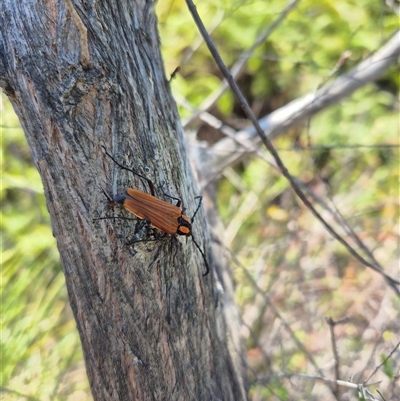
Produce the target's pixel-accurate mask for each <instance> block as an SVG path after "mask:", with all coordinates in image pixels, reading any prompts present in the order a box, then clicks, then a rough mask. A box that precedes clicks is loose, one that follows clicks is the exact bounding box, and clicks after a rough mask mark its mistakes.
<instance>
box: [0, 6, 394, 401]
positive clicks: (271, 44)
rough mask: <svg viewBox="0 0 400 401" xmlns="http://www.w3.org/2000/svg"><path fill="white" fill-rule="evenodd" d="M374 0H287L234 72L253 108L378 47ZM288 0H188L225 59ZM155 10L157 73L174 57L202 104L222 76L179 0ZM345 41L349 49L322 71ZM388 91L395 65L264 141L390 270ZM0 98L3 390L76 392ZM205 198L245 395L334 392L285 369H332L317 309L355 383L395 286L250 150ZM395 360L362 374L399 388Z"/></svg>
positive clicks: (380, 37)
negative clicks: (225, 275) (231, 301)
mask: <svg viewBox="0 0 400 401" xmlns="http://www.w3.org/2000/svg"><path fill="white" fill-rule="evenodd" d="M388 4H392V3H390V2H386V3H385V2H382V1H372V0H361V1H358V2H356V1H351V0H336V1H334V2H333V1H320V2H314V1H300V2H298V4H297V5H296V6H295V7H294V9H293V10H292V11H291V12H290V13H289V14H288V16H287V17H286V18H285V19H284V21H283V22H282V23H281V24H280V25H279V27H277V29H276V30H275V31H274V32H273V33H272V34H271V35H270V36H269V37H268V39H267V40H266V41H265V43H263V44H262V45H261V46H260V47H259V48H258V49H257V50H256V51H255V52H254V53H253V54H252V55H251V57H249V58H248V60H247V63H246V68H245V71H244V73H243V74H242V75H241V76H240V79H239V81H238V82H239V84H240V87H241V89H242V90H243V91H244V93H245V94H246V96H247V98H248V99H249V102H250V104H251V106H252V108H253V110H254V111H255V112H256V113H257V115H258V116H259V117H262V116H265V115H266V114H268V113H270V112H271V111H273V110H276V109H277V108H279V107H280V106H282V105H285V104H287V103H288V102H290V101H291V100H293V99H296V98H297V97H299V96H302V95H304V94H306V93H308V92H312V91H315V90H316V89H318V87H320V86H321V85H323V84H324V83H326V82H327V81H328V80H329V79H331V76H332V75H333V74H335V73H336V74H339V75H340V74H341V73H342V72H345V71H346V70H348V69H351V68H352V67H354V66H355V65H356V64H357V63H359V62H360V61H361V60H362V59H363V58H365V57H366V56H367V55H368V54H369V53H371V52H372V51H374V50H376V49H379V47H380V46H381V45H382V43H383V42H384V40H385V39H387V38H388V37H390V35H391V34H392V33H393V32H394V31H395V30H396V29H398V25H399V20H398V16H397V15H396V14H395V12H394V11H393V10H392V9H391V8H390V7H389V6H388ZM393 4H394V6H395V5H396V3H393ZM286 5H287V3H286V2H285V1H282V0H276V1H273V2H265V1H251V2H244V1H243V0H239V1H234V0H231V1H225V0H224V1H222V0H214V1H208V0H203V1H202V2H201V4H200V2H199V4H197V6H198V10H199V13H200V15H201V16H202V17H203V19H204V21H205V23H206V26H207V28H208V29H209V32H212V37H213V39H214V41H215V43H216V45H217V46H218V49H219V51H220V52H221V55H222V57H223V58H224V60H225V62H226V63H227V64H228V66H231V65H233V64H234V63H235V62H236V61H237V60H238V59H239V57H240V56H241V55H242V53H243V52H244V51H245V50H246V49H248V48H250V47H251V46H252V44H253V43H254V40H255V38H256V37H257V35H258V33H259V32H260V30H262V29H265V27H266V26H268V25H271V24H272V23H273V22H274V21H275V20H276V19H277V18H278V17H279V13H280V12H281V11H282V10H283V9H284V8H285V7H286ZM156 11H157V13H158V17H159V29H160V37H161V40H162V46H163V47H162V51H163V56H164V60H165V69H166V74H167V75H168V76H169V74H171V73H172V72H173V71H174V69H175V68H176V67H177V66H178V65H179V66H180V67H181V70H180V72H179V73H178V74H177V76H176V78H175V79H174V80H173V81H172V83H171V86H172V88H173V92H174V95H175V96H176V98H177V99H186V101H188V102H189V103H190V104H191V105H192V106H193V107H194V108H197V107H200V105H201V104H202V102H203V101H204V99H205V98H207V96H208V95H210V94H211V93H212V92H213V91H214V90H215V89H216V88H217V87H218V85H219V83H220V76H221V74H220V73H219V72H218V70H217V68H216V66H215V64H214V62H213V61H212V59H211V57H210V55H209V53H208V50H207V49H206V47H205V45H204V43H203V42H202V40H201V38H200V36H199V34H198V31H197V29H196V27H195V26H194V23H193V22H192V19H191V17H190V15H189V12H188V11H187V9H186V5H185V3H184V1H182V0H171V1H170V0H167V1H164V0H162V1H160V2H159V3H158V4H157V9H156ZM346 51H349V52H350V53H347V55H348V58H347V62H346V63H345V64H344V66H343V67H342V69H341V70H340V71H339V72H336V71H335V66H336V64H337V62H338V60H339V59H340V57H341V55H343V54H344V52H346ZM397 67H398V66H397ZM398 88H399V73H398V69H396V68H395V67H393V68H391V69H390V70H389V71H387V72H386V73H385V74H384V76H382V77H381V78H380V79H379V80H378V81H377V82H375V83H374V84H369V85H366V86H365V87H363V88H362V89H360V90H358V91H357V92H356V93H354V94H353V95H352V96H351V97H350V98H348V99H345V100H344V101H342V102H340V104H337V105H335V106H333V107H330V108H329V109H327V110H325V111H323V112H321V113H320V114H318V115H317V116H315V117H313V118H312V119H311V120H310V121H308V123H307V124H304V125H303V126H299V127H296V128H295V129H291V130H290V131H289V132H286V133H284V134H283V135H281V136H280V137H279V138H278V139H277V140H276V141H274V143H275V145H276V147H277V148H278V149H280V154H281V156H282V158H283V160H284V162H285V163H286V165H287V167H288V168H289V170H290V171H291V172H292V174H294V175H296V176H298V177H299V178H301V179H302V180H303V181H304V182H306V183H307V184H308V185H309V186H310V188H312V189H313V190H314V191H315V192H316V193H317V194H318V195H319V196H321V197H322V198H324V199H325V200H326V201H328V200H329V201H331V202H334V205H335V206H336V207H337V208H338V210H339V211H340V213H341V214H342V215H343V216H345V218H346V219H347V220H348V222H349V224H350V225H351V227H352V228H353V229H354V230H356V232H357V234H358V235H359V236H360V238H361V239H362V240H363V241H364V242H365V243H366V244H367V246H368V247H369V248H370V249H371V250H372V251H373V252H374V255H375V257H376V258H377V259H378V260H379V262H380V263H381V264H382V265H383V266H384V267H385V269H386V270H387V271H388V273H391V274H392V276H397V278H398V276H399V270H398V268H399V266H398V265H399V238H400V236H399V147H398V146H399V104H398V98H397V96H398ZM180 104H183V103H182V102H180ZM0 107H1V109H0V111H1V114H0V116H1V121H0V125H1V130H2V135H1V139H2V141H1V168H2V177H1V178H2V180H1V201H2V215H1V216H2V218H1V230H2V270H1V294H2V299H1V307H2V322H1V325H2V327H1V330H2V336H1V352H2V355H1V375H2V376H1V386H2V389H1V399H2V400H26V399H29V400H41V401H44V400H90V399H91V395H90V389H89V385H88V382H87V378H86V373H85V368H84V363H83V359H82V351H81V347H80V342H79V336H78V332H77V330H76V326H75V322H74V319H73V316H72V313H71V310H70V307H69V304H68V295H67V291H66V287H65V284H64V277H63V274H62V271H61V265H60V260H59V255H58V252H57V248H56V243H55V240H54V238H53V236H52V230H51V223H50V219H49V215H48V212H47V209H46V204H45V199H44V195H43V187H42V184H41V181H40V178H39V175H38V173H37V171H36V168H35V167H34V166H33V164H32V160H31V155H30V151H29V147H28V145H27V143H26V140H25V137H24V134H23V131H22V129H21V128H20V126H19V122H18V118H17V117H16V116H15V114H14V112H13V109H12V106H11V105H10V103H9V101H8V100H7V98H6V97H5V96H4V95H3V96H2V98H1V104H0ZM210 112H211V113H212V114H214V115H215V116H217V117H218V118H220V119H221V120H223V121H224V122H226V123H227V124H229V125H230V126H232V127H234V128H237V129H239V128H241V127H244V126H247V125H248V123H247V121H246V120H245V119H244V116H243V113H242V111H241V110H240V108H239V106H238V104H237V103H236V102H235V100H234V98H233V96H232V94H231V93H229V92H227V93H225V94H224V95H223V96H222V97H221V98H220V99H219V100H218V102H217V104H216V105H215V106H214V107H213V108H212V109H211V110H210ZM180 113H181V116H182V118H183V119H186V118H189V117H190V115H191V112H190V111H189V110H188V108H187V107H186V108H185V107H184V106H180ZM190 127H191V129H196V130H199V136H200V137H201V138H203V139H204V140H207V141H208V142H209V143H213V142H216V141H217V140H218V139H219V138H220V137H221V136H222V135H221V134H220V133H219V132H217V131H216V130H213V129H211V128H210V127H207V126H205V125H204V123H199V122H194V123H192V124H191V126H190ZM218 203H219V208H220V213H221V216H222V218H223V221H224V224H225V228H226V230H225V233H224V237H223V240H224V242H225V244H226V245H227V246H228V247H229V249H231V252H232V254H233V255H235V257H234V258H233V260H232V265H233V266H234V276H235V280H236V285H237V301H238V304H239V308H240V311H241V315H242V320H243V336H244V338H245V340H246V346H247V349H248V359H249V366H250V369H249V379H250V380H251V383H252V386H251V389H250V397H251V399H253V400H293V399H296V400H297V399H298V400H300V399H308V400H321V399H324V400H329V399H335V398H332V397H333V395H332V392H330V391H328V390H327V387H326V386H325V385H324V384H319V383H317V382H316V381H311V380H305V379H300V378H298V377H297V378H295V377H292V378H289V375H290V374H291V373H304V374H310V375H311V374H313V375H317V376H320V375H321V374H324V375H325V376H326V377H329V378H334V377H335V376H334V374H333V369H334V365H333V356H332V347H331V337H330V334H329V326H328V325H327V323H326V321H325V318H326V317H329V316H330V317H332V318H333V319H334V320H339V319H342V318H344V317H347V318H346V320H345V321H344V322H343V323H342V324H340V325H337V326H336V327H335V335H336V341H337V349H338V352H339V357H340V358H339V361H340V364H339V370H340V377H341V378H342V379H343V380H347V379H349V378H350V377H353V375H355V377H353V381H355V382H362V381H364V380H366V379H367V378H368V375H369V373H371V371H372V370H373V368H374V367H375V366H376V365H378V364H379V363H380V362H381V361H382V360H383V359H384V357H385V356H386V355H388V353H389V352H390V351H391V350H392V349H393V347H394V346H395V344H396V342H397V341H398V339H399V338H398V333H399V330H400V328H399V303H398V301H397V300H396V297H395V295H394V293H393V291H391V290H389V289H388V287H387V285H386V284H385V283H384V281H383V280H382V279H381V277H380V276H379V275H377V274H376V273H374V272H372V271H370V270H368V269H365V268H363V267H361V266H360V265H359V263H358V262H356V261H355V260H354V259H353V258H352V257H351V256H350V255H349V254H348V253H347V251H345V250H344V249H343V247H341V246H340V245H338V243H337V242H336V241H335V240H333V239H332V238H331V237H330V235H329V234H327V232H326V231H325V230H324V229H323V228H322V226H321V224H320V223H318V222H317V221H316V220H315V219H314V218H313V217H312V216H311V215H310V213H309V211H308V210H307V209H305V207H304V206H303V205H302V204H300V203H299V201H298V200H297V198H296V197H295V196H294V195H293V193H292V191H291V190H290V189H289V188H288V184H287V182H286V181H285V180H284V179H283V178H282V177H281V176H280V175H279V174H278V173H277V172H276V171H275V170H273V169H271V167H270V166H269V165H268V164H266V163H265V162H264V161H263V160H261V159H259V158H257V157H252V158H250V157H249V158H248V159H246V160H245V161H242V162H241V163H240V164H239V165H236V166H232V167H230V168H227V169H226V170H225V171H224V173H223V177H222V179H221V180H220V182H219V189H218ZM299 343H301V344H302V345H301V346H299ZM399 361H400V354H399V351H398V350H397V352H396V353H395V354H394V355H393V357H392V358H390V359H388V360H386V361H385V363H384V364H383V366H382V368H381V369H379V371H378V373H377V374H376V375H375V376H374V380H372V381H373V382H379V383H378V384H377V385H376V386H375V387H376V388H377V389H379V390H380V391H381V392H382V393H383V394H384V395H386V400H389V399H392V400H399V399H400V396H399V388H398V382H397V381H396V380H398V377H399V371H400V362H399ZM285 375H286V376H287V377H286V378H285V377H284V376H285ZM396 386H397V387H396ZM396 388H397V392H396ZM371 391H372V389H371ZM349 394H350V393H349ZM349 394H342V395H341V396H342V397H343V398H341V399H356V398H351V397H352V396H353V397H356V395H355V393H354V391H353V393H351V394H352V395H349ZM346 397H347V398H346ZM396 397H397V398H396Z"/></svg>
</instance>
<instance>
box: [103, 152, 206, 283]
mask: <svg viewBox="0 0 400 401" xmlns="http://www.w3.org/2000/svg"><path fill="white" fill-rule="evenodd" d="M103 149H104V151H105V153H106V155H107V156H108V157H109V158H110V159H111V160H112V161H113V162H114V163H115V164H116V165H117V166H118V167H119V168H121V169H122V170H127V171H130V172H131V173H132V174H134V175H136V176H138V177H140V178H142V179H144V180H146V181H147V182H148V184H149V188H150V192H151V193H150V194H148V193H146V192H143V191H140V190H139V189H134V188H128V189H127V190H126V192H125V193H124V194H123V195H121V194H117V195H115V196H114V202H116V203H118V204H121V205H123V206H124V207H125V209H127V210H128V211H129V212H131V213H133V214H134V215H135V216H136V217H138V218H139V219H142V220H147V221H148V222H149V223H150V225H152V226H153V227H155V228H157V229H158V230H160V231H163V232H164V233H166V234H170V235H175V234H177V235H184V236H186V237H192V241H193V243H194V244H195V246H196V248H197V249H198V250H199V252H200V254H201V256H202V257H203V260H204V264H205V266H206V271H205V273H204V274H203V276H206V275H207V274H208V273H209V271H210V268H209V265H208V262H207V258H206V255H205V253H204V252H203V250H202V249H201V247H200V246H199V244H198V243H197V242H196V240H195V238H194V237H193V232H192V223H193V221H194V218H195V217H196V214H197V212H198V211H199V209H200V206H201V201H202V197H201V196H196V198H195V199H199V203H198V205H197V208H196V210H195V212H194V213H193V216H192V218H191V219H189V217H187V216H186V215H185V214H184V209H183V210H182V208H181V205H182V201H181V200H180V199H179V198H175V197H173V196H170V195H167V194H165V195H166V196H168V197H169V198H171V199H173V200H176V201H177V203H176V205H173V204H171V203H168V202H166V201H163V200H162V199H159V198H157V197H156V196H155V191H154V184H153V182H152V181H151V180H150V179H149V178H147V177H145V176H143V175H141V174H139V173H138V172H136V171H135V170H133V169H130V168H129V167H126V166H124V165H122V164H120V163H119V162H118V161H117V160H115V158H114V157H113V156H111V155H110V154H109V153H108V152H107V150H106V148H105V147H103ZM110 218H111V219H115V218H118V217H100V218H97V219H95V220H104V219H110ZM124 220H127V219H126V218H124Z"/></svg>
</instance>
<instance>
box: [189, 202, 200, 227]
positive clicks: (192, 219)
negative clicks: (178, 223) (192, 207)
mask: <svg viewBox="0 0 400 401" xmlns="http://www.w3.org/2000/svg"><path fill="white" fill-rule="evenodd" d="M194 199H198V200H199V204H198V205H197V209H196V211H195V212H194V213H193V216H192V218H191V219H190V221H191V223H193V221H194V218H195V217H196V214H197V212H198V211H199V209H200V206H201V202H202V201H203V197H202V196H196V197H195V198H194Z"/></svg>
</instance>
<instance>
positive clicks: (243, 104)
mask: <svg viewBox="0 0 400 401" xmlns="http://www.w3.org/2000/svg"><path fill="white" fill-rule="evenodd" d="M186 4H187V5H188V8H189V10H190V12H191V14H192V16H193V19H194V21H195V23H196V25H197V27H198V28H199V30H200V33H201V34H202V36H203V38H204V41H205V42H206V43H207V46H208V49H209V50H210V53H211V55H212V56H213V58H214V60H215V62H216V63H217V65H218V67H219V69H220V70H221V72H222V74H223V75H224V77H225V79H226V80H227V81H228V83H229V86H230V87H231V89H232V91H233V93H234V94H235V96H236V98H237V99H238V101H239V103H240V106H241V107H242V109H243V111H244V112H245V114H246V115H247V117H248V118H249V120H250V121H251V122H252V123H253V125H254V127H255V129H256V131H257V134H258V135H259V136H260V138H261V140H262V142H263V143H264V145H265V147H266V148H267V149H268V150H269V152H270V153H271V155H272V157H273V158H274V159H275V162H276V164H277V166H278V168H279V170H280V171H281V173H282V175H283V176H284V177H285V178H286V179H287V180H288V181H289V182H290V185H291V187H292V188H293V190H294V192H295V193H296V194H297V196H298V197H299V198H300V199H301V200H302V202H303V203H304V205H305V206H306V207H307V208H308V209H309V210H310V211H311V213H312V214H313V215H314V216H315V217H316V218H317V219H318V220H319V221H320V222H321V223H322V224H323V226H324V227H325V228H326V230H327V231H328V232H329V233H330V234H331V235H332V236H333V237H334V238H335V239H336V240H337V241H338V242H340V243H341V244H342V245H343V246H344V247H345V248H346V249H347V251H348V252H349V253H350V254H351V255H353V257H354V258H356V259H357V260H358V261H359V262H360V263H362V264H364V265H365V266H368V267H370V268H371V269H373V270H375V271H377V272H379V273H380V274H381V275H382V276H384V277H385V279H386V282H387V283H388V285H389V286H390V287H391V288H392V289H393V290H394V291H395V292H396V294H397V295H398V296H399V297H400V290H399V288H397V285H400V282H399V281H397V280H395V279H393V278H392V277H390V276H389V275H388V274H387V273H386V272H385V271H384V270H383V269H382V267H381V266H379V265H378V264H376V263H373V262H369V261H368V260H366V259H365V258H363V257H362V256H361V255H360V254H359V253H358V252H357V251H356V250H355V249H354V248H353V247H352V246H351V245H349V244H348V243H347V241H346V240H345V239H344V238H342V237H341V236H340V235H339V234H338V233H337V232H336V231H335V230H334V229H333V227H332V226H331V225H330V224H329V223H328V222H326V221H325V219H324V218H323V217H322V215H321V214H320V213H319V212H318V211H317V210H316V209H315V207H314V205H313V204H312V203H311V202H310V201H309V200H308V198H307V196H306V195H305V194H304V192H303V191H302V189H301V188H300V186H299V185H298V184H297V182H296V180H295V179H294V178H293V177H292V176H291V174H290V173H289V171H288V170H287V168H286V166H285V164H284V163H283V161H282V159H281V158H280V156H279V155H278V153H277V152H276V150H275V148H274V146H273V145H272V142H271V140H270V139H269V138H268V137H267V136H266V135H265V133H264V131H263V130H262V128H261V126H260V124H259V122H258V120H257V118H256V117H255V115H254V114H253V112H252V110H251V108H250V106H249V104H248V102H247V100H246V98H245V97H244V96H243V94H242V92H241V91H240V89H239V87H238V85H237V84H236V82H235V80H234V79H233V78H232V75H231V74H230V72H229V70H228V68H227V67H226V65H225V63H224V62H223V60H222V58H221V56H220V54H219V52H218V50H217V49H216V47H215V45H214V43H213V42H212V40H211V38H210V36H209V35H208V33H207V30H206V28H205V26H204V24H203V21H202V20H201V18H200V16H199V14H198V13H197V10H196V7H195V5H194V4H193V2H192V0H186Z"/></svg>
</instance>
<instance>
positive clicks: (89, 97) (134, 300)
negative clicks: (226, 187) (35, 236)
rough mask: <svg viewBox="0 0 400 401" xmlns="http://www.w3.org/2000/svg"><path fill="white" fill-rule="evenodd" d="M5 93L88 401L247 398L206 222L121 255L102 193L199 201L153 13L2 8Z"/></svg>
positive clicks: (34, 5)
mask: <svg viewBox="0 0 400 401" xmlns="http://www.w3.org/2000/svg"><path fill="white" fill-rule="evenodd" d="M0 18H1V27H0V30H1V36H0V85H1V87H2V88H3V90H4V91H5V93H6V94H7V95H8V96H9V98H10V100H11V101H12V103H13V106H14V108H15V111H16V112H17V114H18V116H19V118H20V121H21V124H22V126H23V128H24V131H25V133H26V136H27V139H28V142H29V144H30V147H31V149H32V153H33V158H34V161H35V163H36V165H37V167H38V169H39V173H40V175H41V177H42V181H43V185H44V189H45V194H46V199H47V205H48V209H49V212H50V215H51V219H52V225H53V232H54V235H55V237H56V239H57V244H58V249H59V252H60V255H61V260H62V264H63V269H64V273H65V277H66V283H67V287H68V292H69V297H70V302H71V306H72V310H73V312H74V315H75V319H76V322H77V326H78V330H79V333H80V337H81V341H82V346H83V351H84V357H85V362H86V367H87V372H88V376H89V381H90V384H91V388H92V393H93V396H94V399H95V400H166V399H171V400H242V399H245V398H246V395H245V390H244V384H243V383H244V380H243V377H242V376H243V373H242V371H243V370H242V368H239V366H240V365H242V364H243V362H238V356H237V354H236V351H235V350H236V349H237V347H238V345H237V344H236V342H235V345H232V344H233V343H232V341H231V335H228V334H227V333H228V332H229V331H230V329H229V327H228V326H227V324H226V319H225V318H224V314H225V311H224V305H223V303H222V302H221V296H222V295H221V294H220V292H218V291H217V289H216V285H215V283H216V281H215V280H216V275H215V269H213V267H214V268H215V261H214V262H213V259H212V255H211V252H210V247H209V246H208V245H207V244H209V234H208V232H207V229H206V224H205V222H204V213H202V212H199V214H198V215H197V216H196V221H195V223H194V225H193V232H194V236H195V238H196V241H197V242H198V243H199V245H200V246H201V247H202V248H203V249H204V250H205V253H206V257H207V259H208V264H209V265H210V266H211V268H212V269H211V272H210V274H209V275H207V276H205V277H203V276H202V274H203V273H204V272H205V269H206V267H205V263H204V260H203V258H202V256H201V254H199V252H198V250H197V249H196V247H195V246H194V245H193V243H192V241H191V239H190V238H188V239H187V240H186V239H185V238H182V237H180V238H177V237H175V236H168V237H166V238H164V239H162V240H160V241H155V242H141V243H137V244H135V245H134V246H127V245H126V242H127V239H129V238H130V236H131V235H132V234H133V232H134V229H135V222H134V221H126V220H101V221H93V219H94V218H97V217H99V216H104V215H107V214H108V215H113V214H115V215H116V216H125V217H128V216H129V217H133V216H132V215H129V213H128V212H126V211H124V210H122V209H123V208H122V207H121V206H119V205H117V206H116V207H115V208H114V209H113V210H110V208H109V206H108V204H107V197H106V196H105V194H104V192H106V193H108V194H109V195H110V196H112V195H113V194H116V193H123V192H124V191H125V189H126V188H127V187H128V186H132V187H134V188H138V189H140V190H142V191H145V192H148V187H147V184H146V182H142V181H143V180H138V177H135V176H133V175H132V174H130V173H129V172H127V171H122V170H120V169H119V168H118V167H117V166H116V165H115V164H114V163H113V162H112V160H110V159H109V158H108V157H107V156H106V155H105V154H104V152H103V149H102V146H104V147H105V148H106V149H107V150H108V151H109V152H110V153H111V154H113V155H114V156H115V158H116V159H117V160H118V161H119V162H120V163H121V164H124V165H127V166H130V167H132V168H133V169H135V170H136V171H138V172H139V173H141V174H142V175H145V176H148V177H149V178H150V179H151V180H152V181H153V182H154V184H155V188H156V191H158V193H157V196H158V197H160V198H161V199H163V200H166V201H168V202H169V201H170V200H169V199H168V198H165V197H164V195H163V193H168V194H170V195H172V196H174V197H177V198H180V199H183V200H184V206H185V208H186V212H185V214H187V215H188V216H191V215H192V213H193V212H194V210H195V207H196V202H195V201H194V197H195V196H196V195H198V193H197V192H196V189H195V184H194V179H193V175H192V172H191V170H190V166H189V163H188V158H187V152H186V148H185V145H184V139H183V135H182V128H181V125H180V122H179V117H178V114H177V111H176V107H175V103H174V101H173V99H172V96H171V92H170V88H169V83H168V81H167V79H166V78H165V73H164V70H163V65H162V59H161V55H160V50H159V47H160V43H159V38H158V35H157V29H156V17H155V14H154V3H152V2H150V1H148V2H133V1H129V0H118V1H104V2H88V1H73V2H72V0H58V1H48V2H46V1H39V0H36V1H35V0H20V1H15V0H3V1H2V10H1V14H0Z"/></svg>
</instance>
